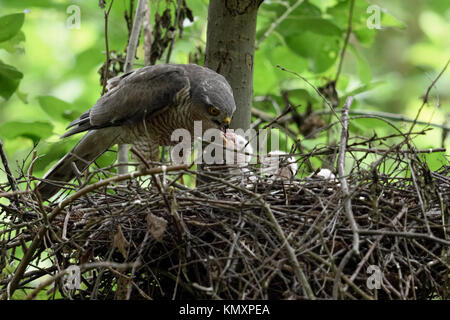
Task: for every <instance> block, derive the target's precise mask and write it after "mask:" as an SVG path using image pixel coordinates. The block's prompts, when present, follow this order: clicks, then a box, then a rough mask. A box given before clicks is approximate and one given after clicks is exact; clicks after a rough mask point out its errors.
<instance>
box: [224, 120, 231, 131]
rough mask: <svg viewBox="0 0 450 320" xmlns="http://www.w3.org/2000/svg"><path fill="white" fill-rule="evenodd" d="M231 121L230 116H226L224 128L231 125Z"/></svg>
mask: <svg viewBox="0 0 450 320" xmlns="http://www.w3.org/2000/svg"><path fill="white" fill-rule="evenodd" d="M230 122H231V119H230V117H226V118H225V119H223V128H224V129H225V130H226V129H228V128H229V127H230Z"/></svg>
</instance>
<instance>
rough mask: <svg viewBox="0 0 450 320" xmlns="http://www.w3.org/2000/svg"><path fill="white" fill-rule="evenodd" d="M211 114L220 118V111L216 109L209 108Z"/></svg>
mask: <svg viewBox="0 0 450 320" xmlns="http://www.w3.org/2000/svg"><path fill="white" fill-rule="evenodd" d="M209 114H210V115H212V116H218V115H219V114H220V111H219V109H217V108H216V107H213V106H211V107H209Z"/></svg>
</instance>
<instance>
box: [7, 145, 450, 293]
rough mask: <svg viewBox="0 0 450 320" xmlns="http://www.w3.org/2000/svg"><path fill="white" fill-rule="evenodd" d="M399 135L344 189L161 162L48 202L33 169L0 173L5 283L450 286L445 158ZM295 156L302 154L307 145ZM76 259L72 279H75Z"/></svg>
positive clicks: (45, 286) (296, 288)
mask: <svg viewBox="0 0 450 320" xmlns="http://www.w3.org/2000/svg"><path fill="white" fill-rule="evenodd" d="M347 145H349V146H353V147H348V148H347V150H346V151H345V152H346V153H347V159H348V158H349V155H353V153H355V152H362V150H363V149H364V148H362V147H360V148H359V149H357V150H356V151H355V150H354V148H356V146H355V144H354V143H351V142H350V141H349V143H348V144H347ZM402 145H403V146H405V147H403V148H402V149H400V146H399V145H394V146H393V147H391V148H389V149H387V150H384V151H382V152H381V151H380V152H378V154H377V158H376V159H377V160H376V161H374V162H371V165H367V164H366V163H365V162H364V161H365V160H358V161H355V165H354V166H353V167H352V168H351V170H349V171H348V174H347V175H346V176H345V180H346V182H347V189H346V190H344V189H343V186H342V179H341V178H342V176H341V177H340V180H338V179H334V178H333V177H329V178H323V177H320V176H319V175H314V174H309V175H307V174H302V172H300V173H299V174H298V176H301V175H303V176H304V178H302V179H300V178H297V177H295V178H294V179H291V180H289V181H288V180H283V179H274V178H273V177H268V176H259V175H256V173H257V172H258V168H257V166H258V165H251V166H249V167H248V168H246V170H245V171H242V170H237V171H236V170H230V169H229V168H214V170H211V171H205V172H195V171H192V170H191V169H189V168H188V167H186V166H184V167H167V168H161V167H158V168H155V169H152V170H153V171H152V170H147V172H140V173H136V174H129V175H128V176H127V177H124V176H122V177H121V176H116V177H114V178H110V179H109V180H108V181H106V180H101V179H100V181H99V182H97V183H96V184H90V185H87V186H86V187H84V188H82V189H81V190H78V191H77V192H76V193H73V194H72V195H70V196H68V197H66V198H64V200H62V201H61V202H59V204H58V203H57V200H55V201H54V202H53V203H50V204H49V205H48V206H46V205H44V204H43V203H42V202H40V201H39V198H38V197H37V195H36V194H34V193H33V191H32V189H30V188H28V189H27V188H20V189H21V190H24V189H25V191H19V188H18V187H17V186H23V185H28V186H30V185H32V183H33V180H34V179H35V178H32V177H31V176H28V175H26V174H23V175H22V176H20V177H18V178H17V179H16V181H15V182H14V184H15V186H16V190H15V191H14V190H13V189H12V187H11V184H10V182H8V183H5V184H3V185H1V186H0V193H1V196H4V197H8V199H10V200H11V202H10V203H9V204H8V205H5V204H0V209H1V217H2V219H1V222H0V236H1V259H0V267H1V269H2V270H3V272H2V276H1V279H0V294H2V296H3V297H4V298H14V297H17V294H20V293H25V296H26V297H27V298H29V299H33V298H35V297H36V296H37V297H39V298H43V299H47V298H50V299H52V298H53V299H58V298H64V299H306V298H310V299H313V298H317V299H330V298H342V299H429V298H433V297H436V296H437V297H442V298H448V297H449V285H450V282H449V278H448V275H449V273H450V258H449V254H450V252H449V248H450V246H449V244H450V239H449V236H448V230H449V206H448V203H450V167H449V166H445V165H444V166H443V167H442V168H441V169H440V170H438V171H436V172H432V171H430V170H429V169H428V167H427V165H426V163H425V162H424V161H423V160H422V159H421V158H420V157H419V153H421V152H423V151H420V150H415V149H414V148H413V147H412V146H411V144H409V143H405V142H403V143H402ZM360 146H361V145H360ZM367 150H368V151H367V153H366V155H365V156H363V157H359V159H366V160H367V158H368V157H370V155H371V154H373V148H367ZM333 152H334V151H333V150H332V149H329V148H323V149H318V150H314V151H313V153H315V154H329V153H333ZM295 157H296V159H297V160H298V163H299V164H302V163H304V162H305V161H306V159H307V158H309V157H311V153H308V154H296V155H295ZM300 168H302V166H300ZM164 169H165V170H164ZM103 172H104V171H103V170H99V171H97V172H95V173H94V174H93V175H91V176H93V177H96V176H98V177H100V176H101V175H102V174H103ZM181 174H184V176H185V178H187V177H188V176H190V177H194V176H195V175H205V176H207V177H208V181H209V182H208V183H204V184H202V185H201V186H199V187H197V188H189V187H187V186H185V185H183V184H181V183H179V182H178V181H179V178H180V175H181ZM248 174H254V175H253V178H252V179H250V178H249V177H246V175H248ZM139 176H140V177H139ZM148 176H151V177H148ZM120 177H121V178H120ZM154 177H159V179H160V180H161V181H162V182H161V183H160V184H159V188H155V187H154V186H152V185H154V183H153V182H152V179H153V178H154ZM255 177H257V178H255ZM119 178H120V179H122V180H124V179H128V185H125V186H124V185H116V184H115V182H117V181H118V179H119ZM157 180H158V179H157ZM105 181H106V182H105ZM153 181H156V180H153ZM66 188H68V189H70V188H72V187H66ZM87 188H88V189H87ZM345 195H346V196H345ZM346 203H347V204H350V205H351V211H352V216H353V218H354V221H355V225H356V226H357V228H356V230H355V229H354V228H353V227H352V226H351V224H350V223H349V220H348V216H347V215H346V210H347V209H346ZM355 231H356V232H357V236H358V241H359V244H358V246H359V248H358V249H359V250H358V252H356V253H355V252H354V250H353V249H354V237H355ZM349 252H353V254H348V253H349ZM24 261H25V262H24ZM74 266H76V267H77V268H78V271H79V273H80V280H81V281H80V283H81V286H79V288H78V289H74V288H73V287H70V286H69V287H68V286H67V283H68V275H70V270H71V268H72V269H73V267H74ZM8 270H9V272H8ZM368 272H369V273H368ZM15 294H16V295H15Z"/></svg>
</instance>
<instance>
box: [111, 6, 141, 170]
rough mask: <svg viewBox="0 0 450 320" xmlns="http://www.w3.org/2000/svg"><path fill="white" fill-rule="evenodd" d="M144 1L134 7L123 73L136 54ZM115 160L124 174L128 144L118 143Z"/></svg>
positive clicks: (130, 64)
mask: <svg viewBox="0 0 450 320" xmlns="http://www.w3.org/2000/svg"><path fill="white" fill-rule="evenodd" d="M145 2H146V0H139V2H138V5H137V7H136V14H135V17H134V21H133V29H132V30H131V34H130V39H129V41H128V47H127V56H126V58H125V66H124V71H125V73H127V72H130V71H131V70H132V69H133V64H134V57H135V56H136V49H137V46H138V41H139V34H140V32H141V26H142V20H143V18H144V14H145V11H146V10H145V6H144V5H145ZM117 162H118V163H119V164H121V165H120V166H119V167H118V168H117V171H118V173H119V174H125V173H127V172H128V166H127V165H124V164H123V163H126V162H128V145H126V144H119V147H118V150H117Z"/></svg>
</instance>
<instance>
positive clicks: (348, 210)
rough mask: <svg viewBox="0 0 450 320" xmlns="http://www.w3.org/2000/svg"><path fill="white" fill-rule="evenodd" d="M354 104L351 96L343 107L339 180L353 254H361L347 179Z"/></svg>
mask: <svg viewBox="0 0 450 320" xmlns="http://www.w3.org/2000/svg"><path fill="white" fill-rule="evenodd" d="M352 103H353V97H352V96H349V97H348V98H347V100H346V101H345V103H344V107H343V112H342V121H341V123H342V132H341V143H340V145H339V158H338V172H339V180H340V182H341V188H342V194H343V196H344V210H345V214H346V216H347V219H348V222H349V223H350V226H351V228H352V231H353V252H354V253H356V254H359V235H358V224H357V223H356V220H355V217H354V216H353V211H352V202H351V198H350V191H349V188H348V184H347V179H346V178H345V153H346V147H347V139H348V110H349V109H350V106H351V105H352Z"/></svg>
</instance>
